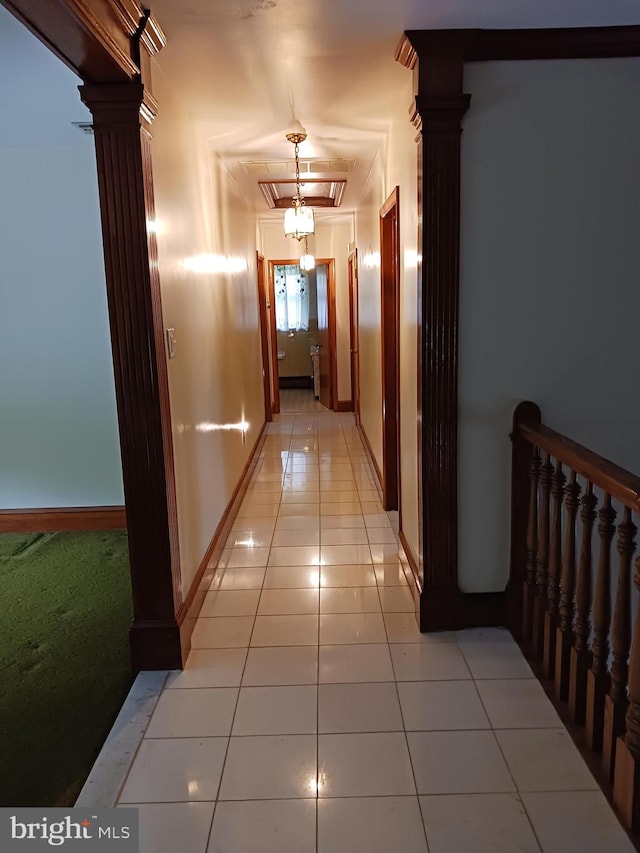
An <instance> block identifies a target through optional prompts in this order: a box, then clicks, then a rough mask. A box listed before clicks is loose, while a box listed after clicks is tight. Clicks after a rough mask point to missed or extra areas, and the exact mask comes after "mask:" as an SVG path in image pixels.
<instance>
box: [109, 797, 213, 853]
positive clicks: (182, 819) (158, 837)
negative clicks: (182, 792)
mask: <svg viewBox="0 0 640 853" xmlns="http://www.w3.org/2000/svg"><path fill="white" fill-rule="evenodd" d="M125 808H128V806H125ZM136 808H137V809H138V821H139V824H138V825H139V832H140V847H139V851H140V853H175V851H176V850H185V851H186V850H188V851H189V853H205V851H206V849H207V840H208V838H209V829H210V828H211V821H212V819H213V808H214V803H146V804H145V803H140V804H136Z"/></svg>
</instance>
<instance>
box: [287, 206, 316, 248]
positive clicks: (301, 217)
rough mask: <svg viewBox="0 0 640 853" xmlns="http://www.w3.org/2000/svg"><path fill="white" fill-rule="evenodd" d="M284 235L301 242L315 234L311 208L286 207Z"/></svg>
mask: <svg viewBox="0 0 640 853" xmlns="http://www.w3.org/2000/svg"><path fill="white" fill-rule="evenodd" d="M284 233H285V236H286V237H295V238H296V240H302V238H303V237H307V236H308V235H309V234H315V233H316V223H315V220H314V218H313V209H312V208H311V207H288V208H287V209H286V210H285V212H284Z"/></svg>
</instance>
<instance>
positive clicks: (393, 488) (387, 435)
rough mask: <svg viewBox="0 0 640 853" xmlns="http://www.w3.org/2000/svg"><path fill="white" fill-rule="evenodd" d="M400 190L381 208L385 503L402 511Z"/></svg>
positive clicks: (383, 493) (393, 193) (383, 470)
mask: <svg viewBox="0 0 640 853" xmlns="http://www.w3.org/2000/svg"><path fill="white" fill-rule="evenodd" d="M399 198H400V191H399V188H398V187H396V188H395V189H394V190H393V192H392V193H391V195H390V196H389V198H388V199H387V200H386V201H385V203H384V204H383V206H382V208H381V209H380V290H381V300H382V304H381V317H382V321H381V336H382V503H383V506H384V508H385V509H386V510H400V352H399V341H400V336H399V330H398V323H399V318H400V205H399Z"/></svg>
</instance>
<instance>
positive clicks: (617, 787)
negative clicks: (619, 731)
mask: <svg viewBox="0 0 640 853" xmlns="http://www.w3.org/2000/svg"><path fill="white" fill-rule="evenodd" d="M613 802H614V805H615V807H616V808H617V809H618V811H619V813H620V817H621V818H622V822H623V824H624V825H625V827H626V828H627V829H629V830H631V832H638V831H639V830H640V759H638V758H636V757H635V756H634V755H633V754H632V753H631V752H630V751H629V748H628V747H627V745H626V743H625V742H624V738H622V737H619V738H618V739H617V741H616V763H615V775H614V781H613Z"/></svg>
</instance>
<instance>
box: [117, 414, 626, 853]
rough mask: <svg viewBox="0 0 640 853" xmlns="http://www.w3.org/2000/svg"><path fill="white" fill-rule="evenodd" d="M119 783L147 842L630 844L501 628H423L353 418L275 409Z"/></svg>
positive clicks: (461, 846)
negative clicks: (187, 634)
mask: <svg viewBox="0 0 640 853" xmlns="http://www.w3.org/2000/svg"><path fill="white" fill-rule="evenodd" d="M227 545H228V547H227V549H226V550H225V551H224V552H223V556H222V559H221V561H220V564H219V567H218V570H217V571H216V574H215V576H214V579H213V583H212V585H211V591H210V592H209V593H208V594H207V598H206V600H205V603H204V606H203V608H202V611H201V614H200V618H199V620H198V623H197V626H196V628H195V631H194V634H193V650H192V652H191V656H190V658H189V662H188V665H187V667H186V669H185V670H184V672H173V673H169V674H168V677H167V680H166V682H165V685H164V689H163V691H162V693H161V695H160V698H159V700H158V703H157V705H156V707H155V711H154V713H153V715H152V717H151V721H150V723H149V725H148V727H147V729H146V732H145V734H144V738H143V740H142V742H141V744H140V747H139V749H138V751H137V755H136V757H135V760H134V761H133V764H132V767H131V770H130V772H129V774H128V777H127V779H126V782H125V784H124V786H123V788H122V790H121V793H120V797H119V803H120V804H121V805H125V804H136V805H137V806H138V807H139V808H140V821H141V837H142V842H141V851H143V853H152V851H153V853H175V851H177V850H182V851H185V853H205V851H206V853H258V851H260V853H314V851H318V853H365V851H366V853H391V851H396V850H397V851H398V853H427V851H430V853H498V851H504V853H512V851H516V850H519V851H527V852H528V851H531V853H533V851H540V850H542V851H544V853H571V851H574V853H590V851H592V852H593V853H602V851H605V850H606V851H607V853H623V851H632V850H633V847H632V846H631V844H630V842H629V841H628V839H627V837H626V835H625V833H624V832H623V831H622V829H621V828H620V827H619V825H618V823H617V821H616V819H615V818H614V816H613V814H612V812H611V810H610V808H609V806H608V805H607V803H606V801H605V799H604V797H603V796H602V794H601V793H600V791H599V789H598V786H597V784H596V782H595V781H594V779H593V778H592V776H591V775H590V773H589V771H588V770H587V768H586V765H585V764H584V763H583V761H582V759H581V757H580V755H579V753H578V752H577V750H576V748H575V747H574V745H573V743H572V741H571V739H570V737H569V736H568V734H567V733H566V731H565V730H564V729H563V728H562V725H561V723H560V720H559V718H558V717H557V716H556V713H555V711H554V710H553V708H552V706H551V704H550V703H549V702H548V700H547V699H546V697H545V695H544V693H543V691H542V689H541V687H540V686H539V684H538V682H537V681H536V680H535V679H534V678H533V677H532V673H531V671H530V669H529V668H528V666H527V664H526V663H525V662H524V660H523V658H522V657H521V655H520V652H519V650H518V649H517V647H516V646H515V644H514V643H513V641H512V640H511V639H510V636H509V635H508V634H507V633H506V631H503V630H499V629H484V630H471V631H466V632H460V633H458V634H457V635H456V634H453V633H452V634H436V635H433V634H432V635H421V634H420V633H419V632H418V630H417V628H416V624H415V620H414V615H413V602H412V598H411V594H410V591H409V587H408V585H407V583H406V581H405V579H404V574H403V564H402V562H401V561H400V559H399V558H398V544H397V540H396V536H395V534H394V532H393V529H392V527H391V525H390V522H389V519H388V517H387V515H386V513H384V512H383V511H382V507H381V505H380V503H379V499H378V494H377V492H376V489H375V483H374V477H373V476H372V473H371V470H370V467H369V463H368V460H367V457H366V454H365V451H364V448H363V445H362V443H361V440H360V437H359V435H358V432H357V430H356V428H355V426H354V423H353V416H352V415H350V414H347V415H344V414H333V413H326V414H325V413H323V414H308V413H304V414H298V415H294V414H287V415H282V416H280V417H279V418H278V419H277V421H276V422H275V423H273V424H271V425H270V428H269V432H268V435H267V437H266V441H265V444H264V447H263V450H262V454H261V457H260V461H259V463H258V466H257V468H256V471H255V473H254V475H253V478H252V482H251V484H250V488H249V490H248V492H247V494H246V497H245V499H244V502H243V504H242V508H241V510H240V513H239V515H238V516H237V518H236V521H235V524H234V528H233V531H232V534H231V536H230V538H229V540H228V543H227Z"/></svg>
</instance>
